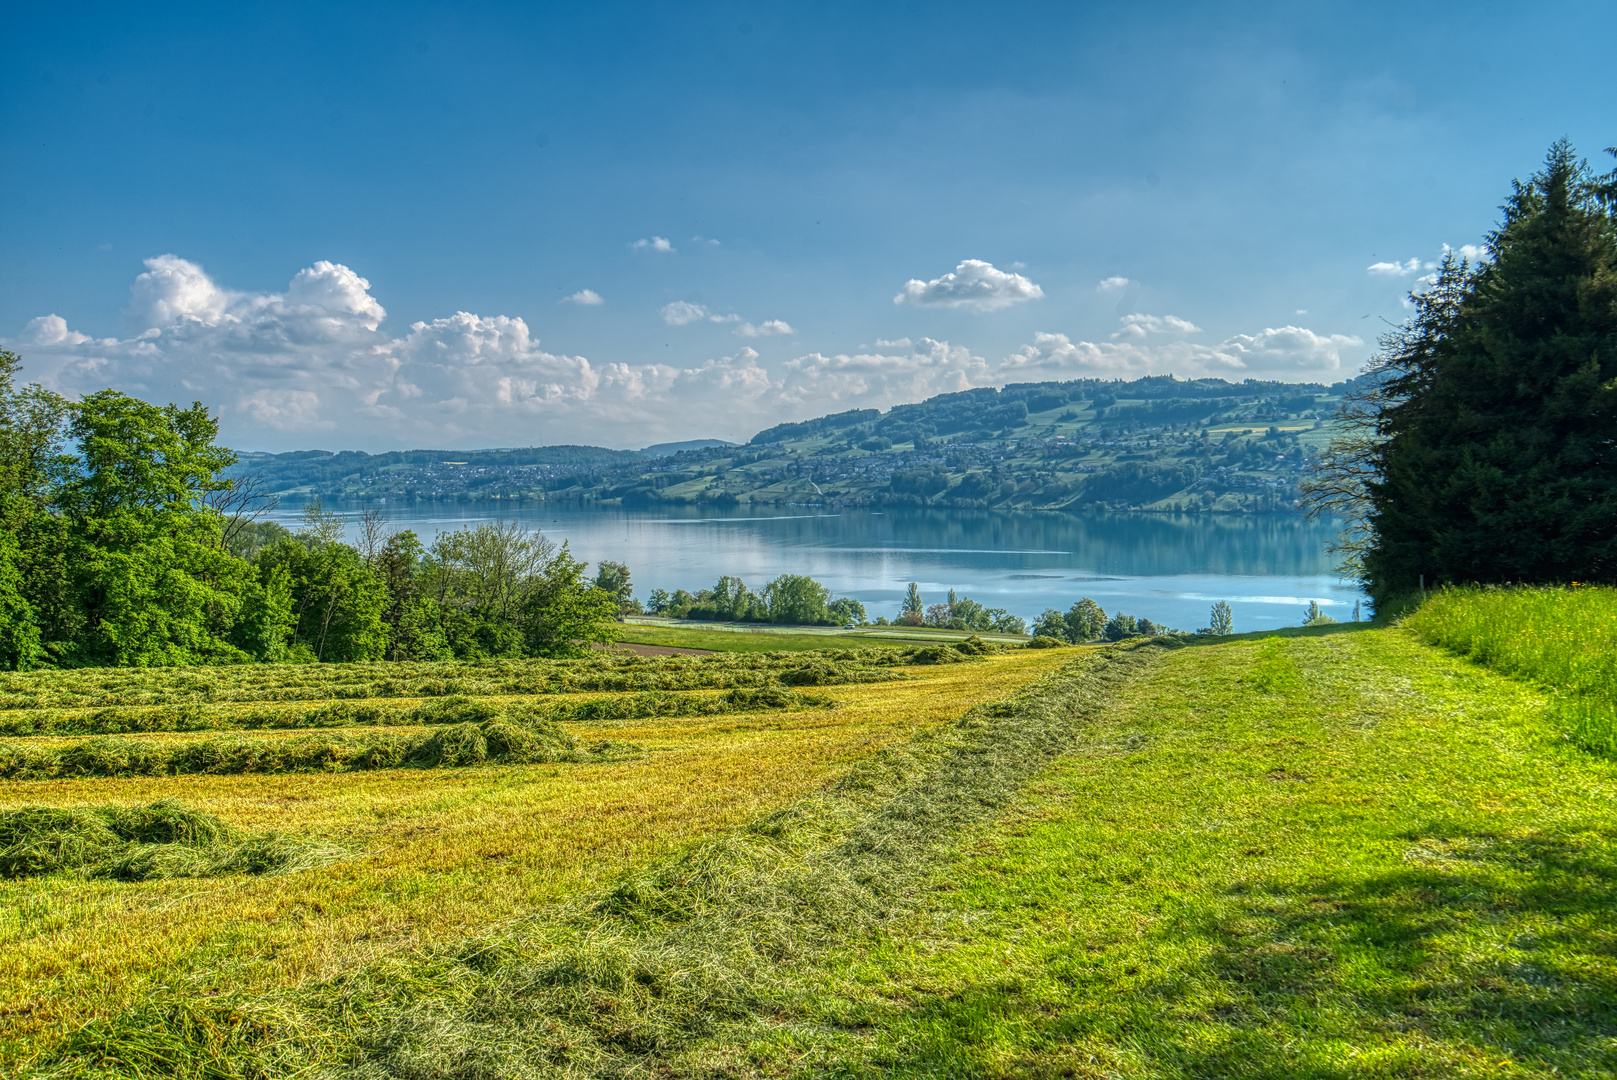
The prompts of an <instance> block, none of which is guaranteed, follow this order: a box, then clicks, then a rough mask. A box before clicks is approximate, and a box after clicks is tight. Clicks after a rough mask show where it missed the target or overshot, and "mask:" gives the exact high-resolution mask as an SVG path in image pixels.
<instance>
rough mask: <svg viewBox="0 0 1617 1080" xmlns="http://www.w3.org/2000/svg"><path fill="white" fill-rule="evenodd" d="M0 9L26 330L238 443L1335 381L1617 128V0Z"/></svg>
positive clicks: (715, 428) (5, 231) (519, 434)
mask: <svg viewBox="0 0 1617 1080" xmlns="http://www.w3.org/2000/svg"><path fill="white" fill-rule="evenodd" d="M5 25H6V26H7V29H8V34H7V37H8V39H10V40H11V41H12V42H13V48H12V49H11V50H10V53H11V56H10V59H9V61H8V64H7V65H6V66H5V67H4V69H3V70H0V147H3V148H4V153H5V160H6V161H7V165H8V167H7V168H6V169H5V170H4V172H3V174H0V339H3V340H0V344H3V346H4V347H7V348H11V349H14V350H16V351H18V352H19V353H21V354H22V356H23V358H24V362H25V370H26V372H27V373H28V375H29V376H30V377H33V378H37V379H40V380H42V381H44V382H46V383H47V384H49V385H53V386H56V387H58V388H60V389H62V390H64V391H67V392H70V393H82V392H86V391H89V390H94V389H98V388H100V387H102V386H106V385H114V386H118V387H119V388H121V389H125V390H128V391H129V392H131V393H137V394H140V395H142V396H146V397H150V398H154V399H162V400H170V399H175V400H186V401H189V400H191V399H193V398H200V399H201V400H204V401H206V402H208V403H209V404H210V405H212V406H214V407H216V408H217V409H218V410H219V411H220V415H221V422H222V424H223V429H224V436H225V439H226V441H228V442H230V443H231V444H232V445H236V446H238V447H241V448H244V449H292V448H307V447H323V448H328V449H339V448H359V449H373V450H376V449H387V448H396V447H403V446H421V445H439V446H457V447H472V446H489V445H528V444H535V443H554V442H585V443H595V444H601V445H613V446H639V445H644V444H646V443H650V442H655V441H662V440H665V439H679V438H696V437H709V436H711V437H721V438H732V439H744V438H746V437H747V436H749V435H750V434H752V432H754V431H756V430H758V429H759V428H761V427H764V426H766V425H768V424H770V423H774V422H777V421H779V420H783V419H793V418H803V417H807V416H813V415H818V414H820V413H824V412H828V411H834V410H838V409H844V408H853V407H867V406H876V407H886V406H888V405H891V404H893V403H895V402H900V401H907V400H915V399H917V398H920V397H924V396H927V395H928V394H931V393H937V392H942V391H945V390H955V389H961V388H964V387H967V386H977V385H1002V384H1004V383H1006V382H1014V381H1027V380H1032V379H1057V378H1080V377H1095V376H1100V377H1133V376H1136V375H1140V374H1148V373H1150V374H1162V373H1167V372H1173V373H1175V374H1179V375H1182V376H1197V375H1207V374H1212V375H1221V376H1224V377H1229V378H1246V377H1263V378H1284V379H1295V380H1321V381H1335V380H1339V379H1341V378H1343V377H1346V376H1348V375H1350V374H1352V373H1353V372H1354V371H1355V370H1357V369H1358V368H1359V367H1360V366H1361V365H1362V364H1363V362H1364V361H1365V360H1366V359H1367V358H1368V357H1369V355H1370V353H1371V352H1372V351H1373V348H1374V341H1375V338H1376V336H1377V335H1378V334H1379V333H1380V332H1381V331H1382V330H1383V329H1385V326H1386V323H1385V321H1384V320H1393V321H1397V320H1399V319H1401V318H1402V317H1404V315H1405V308H1404V307H1403V305H1402V298H1403V296H1404V294H1405V293H1406V292H1407V290H1408V289H1410V288H1411V287H1413V286H1415V285H1416V284H1417V282H1418V280H1419V278H1420V277H1421V276H1422V275H1423V274H1424V273H1425V272H1427V268H1426V264H1427V263H1429V262H1431V261H1433V260H1435V259H1437V258H1438V257H1439V256H1440V255H1441V252H1442V249H1443V245H1444V244H1450V245H1453V246H1455V247H1460V246H1462V245H1468V244H1469V245H1474V244H1477V243H1479V242H1480V241H1481V239H1482V236H1483V234H1484V233H1485V231H1486V230H1487V228H1488V227H1489V225H1490V224H1491V223H1492V222H1493V221H1494V220H1495V218H1496V216H1497V207H1498V205H1499V203H1500V202H1501V201H1502V199H1503V198H1504V196H1505V194H1506V193H1507V192H1508V190H1509V183H1510V181H1511V179H1512V178H1514V177H1518V176H1525V175H1526V174H1528V173H1530V172H1531V171H1532V170H1533V169H1534V168H1535V167H1536V166H1537V164H1538V163H1539V162H1540V161H1541V160H1542V158H1543V155H1544V152H1545V150H1546V148H1547V147H1548V145H1549V144H1550V142H1551V141H1552V140H1554V139H1556V138H1558V137H1560V136H1563V135H1565V136H1568V137H1570V138H1571V139H1572V140H1573V142H1574V144H1575V145H1576V146H1578V148H1579V149H1580V150H1581V151H1582V152H1583V153H1585V154H1586V155H1588V156H1589V157H1590V158H1591V159H1592V160H1593V161H1594V162H1595V163H1596V164H1597V165H1598V166H1599V167H1600V168H1602V169H1605V168H1607V167H1609V165H1608V163H1609V162H1610V159H1609V158H1608V157H1607V156H1606V155H1605V154H1604V153H1603V152H1602V148H1603V147H1606V146H1609V145H1612V144H1614V143H1617V79H1614V78H1612V75H1611V56H1612V54H1613V49H1614V45H1617V5H1612V4H1610V3H1590V4H1582V5H1579V4H1560V5H1558V4H1544V5H1538V6H1535V7H1532V8H1524V7H1521V6H1520V5H1505V4H1481V5H1477V4H1463V5H1462V4H1450V5H1437V4H1428V5H1421V4H1408V3H1402V4H1364V3H1356V4H1309V5H1300V4H1294V3H1293V4H1274V5H1260V4H1246V5H1241V4H1217V5H1213V4H1207V5H1197V4H1148V3H1137V4H1127V5H1124V4H1076V3H1066V4H1048V5H1045V4H1029V3H1023V4H1017V5H987V4H980V3H977V4H949V3H925V4H923V3H902V2H901V3H892V4H872V3H859V4H839V3H831V2H825V3H798V4H791V5H770V4H757V3H732V4H687V5H678V6H676V5H654V4H632V5H614V4H592V5H568V6H560V5H545V4H528V5H515V4H509V5H504V4H479V3H471V2H461V3H454V4H416V5H411V4H387V5H361V4H344V5H303V4H296V3H281V4H276V5H273V6H270V5H254V4H239V5H218V4H209V5H195V6H184V5H138V6H130V5H116V6H114V5H73V4H61V5H39V4H29V5H22V4H7V5H6V7H5ZM659 240H660V242H659ZM1371 267H1379V268H1378V269H1376V270H1371V269H1370V268H1371ZM950 274H953V275H955V276H954V277H953V278H951V277H949V276H948V275H950ZM585 290H588V291H587V292H586V291H585ZM570 297H573V298H575V299H572V300H569V299H568V298H570ZM595 299H599V300H600V301H601V302H599V303H595V302H589V301H593V300H595ZM895 301H896V302H895Z"/></svg>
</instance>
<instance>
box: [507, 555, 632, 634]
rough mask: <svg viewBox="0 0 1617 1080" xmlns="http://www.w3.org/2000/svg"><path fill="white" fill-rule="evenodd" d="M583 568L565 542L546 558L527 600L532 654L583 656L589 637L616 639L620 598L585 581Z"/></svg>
mask: <svg viewBox="0 0 1617 1080" xmlns="http://www.w3.org/2000/svg"><path fill="white" fill-rule="evenodd" d="M584 567H585V564H584V563H582V562H580V561H579V560H577V559H575V558H573V556H572V553H571V552H569V551H568V549H567V544H566V542H565V541H564V542H563V543H562V545H561V547H560V548H559V549H556V550H554V552H553V553H552V554H551V555H550V556H549V557H548V558H547V559H545V560H544V562H543V564H542V565H541V567H540V569H539V573H538V574H537V575H536V577H535V580H534V582H533V584H532V587H531V588H529V589H528V590H527V593H526V596H525V599H524V600H523V610H522V623H521V625H522V634H523V642H524V644H525V645H526V647H527V650H528V653H529V655H532V656H549V657H568V656H584V655H586V654H587V653H588V651H589V646H590V643H591V642H601V643H605V642H611V641H615V640H617V635H618V634H619V632H620V631H619V629H618V622H617V619H618V598H617V597H616V596H614V595H613V594H611V593H609V592H607V591H606V590H605V589H601V588H597V587H595V586H594V585H593V584H591V583H590V582H589V581H587V580H586V579H585V577H584Z"/></svg>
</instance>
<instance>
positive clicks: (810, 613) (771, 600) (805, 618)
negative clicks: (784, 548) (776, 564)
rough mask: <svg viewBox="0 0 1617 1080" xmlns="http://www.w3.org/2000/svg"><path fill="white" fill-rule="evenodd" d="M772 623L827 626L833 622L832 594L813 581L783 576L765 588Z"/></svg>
mask: <svg viewBox="0 0 1617 1080" xmlns="http://www.w3.org/2000/svg"><path fill="white" fill-rule="evenodd" d="M763 599H764V606H765V608H766V609H767V610H768V611H769V620H770V622H777V623H793V624H796V625H798V626H824V625H827V624H829V623H830V622H831V612H830V609H829V607H828V605H829V603H830V600H831V590H830V589H827V588H826V587H825V586H824V585H821V584H820V583H819V582H818V581H815V580H814V579H813V578H811V577H804V576H803V575H801V574H782V575H781V576H780V577H778V578H776V579H775V580H774V581H771V582H770V583H769V584H768V585H767V586H766V587H765V588H764V596H763Z"/></svg>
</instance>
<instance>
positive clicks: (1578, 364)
mask: <svg viewBox="0 0 1617 1080" xmlns="http://www.w3.org/2000/svg"><path fill="white" fill-rule="evenodd" d="M1614 152H1617V151H1614ZM1614 176H1617V174H1614ZM1613 209H1614V207H1613V178H1611V177H1594V176H1592V175H1591V173H1590V170H1589V168H1588V166H1587V164H1586V163H1584V162H1583V161H1581V160H1579V159H1578V157H1577V156H1576V154H1575V153H1574V152H1573V150H1572V148H1571V147H1570V146H1569V145H1568V144H1567V143H1566V142H1565V141H1562V142H1558V143H1556V144H1555V146H1553V147H1552V148H1551V149H1550V153H1549V157H1548V159H1547V161H1546V162H1545V165H1544V168H1543V170H1542V171H1541V172H1539V173H1538V174H1536V175H1535V176H1533V177H1532V178H1531V179H1530V180H1528V181H1527V182H1525V183H1522V182H1517V183H1516V184H1515V187H1514V191H1513V192H1512V194H1511V197H1510V198H1509V200H1508V201H1507V202H1506V204H1505V206H1504V220H1503V221H1502V223H1501V224H1500V226H1499V227H1498V229H1496V230H1495V231H1494V232H1493V233H1492V234H1490V236H1489V237H1488V250H1489V254H1490V258H1489V259H1486V260H1484V261H1482V262H1481V263H1480V264H1478V265H1475V266H1472V265H1469V264H1468V263H1467V262H1465V261H1464V260H1461V259H1457V258H1455V257H1454V256H1452V255H1450V256H1449V257H1448V258H1446V259H1445V260H1444V263H1443V266H1442V268H1441V270H1440V271H1439V273H1438V275H1437V278H1436V281H1435V283H1434V284H1433V285H1432V287H1431V288H1430V289H1429V290H1428V291H1427V292H1425V293H1423V294H1417V295H1415V296H1414V297H1413V298H1412V299H1413V302H1414V304H1415V306H1416V314H1415V317H1414V319H1413V320H1411V322H1410V323H1409V324H1408V325H1407V326H1405V327H1403V328H1401V329H1400V330H1399V331H1397V332H1395V333H1394V334H1392V335H1390V336H1389V337H1388V338H1387V339H1385V340H1384V341H1383V347H1384V351H1383V355H1382V357H1381V358H1380V359H1379V361H1378V368H1379V370H1380V373H1381V374H1382V376H1383V378H1382V380H1381V382H1380V384H1379V386H1378V387H1377V388H1376V390H1375V391H1374V397H1375V405H1376V409H1375V414H1376V415H1375V426H1376V434H1377V436H1378V438H1377V447H1376V450H1375V452H1374V455H1373V463H1374V466H1375V467H1374V470H1373V472H1374V479H1372V480H1371V481H1370V482H1369V483H1368V484H1367V485H1366V490H1367V495H1368V497H1369V502H1370V514H1369V525H1370V529H1371V536H1372V539H1371V542H1370V547H1369V550H1368V551H1367V552H1366V553H1365V556H1364V569H1365V576H1366V578H1367V582H1366V583H1367V585H1368V587H1369V590H1370V593H1371V595H1372V596H1373V597H1375V599H1376V601H1377V602H1378V604H1382V605H1384V604H1386V603H1387V602H1388V601H1390V600H1393V599H1394V598H1396V597H1399V596H1402V595H1409V594H1412V593H1414V592H1416V591H1417V590H1418V589H1419V588H1420V586H1421V583H1422V581H1423V580H1424V582H1425V583H1426V585H1428V586H1431V585H1434V584H1438V583H1444V582H1484V583H1489V582H1558V581H1571V580H1582V581H1613V580H1617V439H1614V433H1617V220H1614V215H1613Z"/></svg>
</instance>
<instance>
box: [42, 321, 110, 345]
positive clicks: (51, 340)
mask: <svg viewBox="0 0 1617 1080" xmlns="http://www.w3.org/2000/svg"><path fill="white" fill-rule="evenodd" d="M22 340H23V341H24V342H26V343H27V344H29V345H84V344H87V343H88V342H89V341H91V340H92V339H91V337H90V335H89V334H81V333H79V332H78V331H77V330H69V329H68V328H67V320H66V319H64V318H62V317H61V316H60V315H41V316H39V317H38V318H37V319H29V320H28V322H27V324H25V325H24V326H23V328H22ZM113 340H115V339H112V338H108V339H107V341H106V342H105V343H104V344H111V343H112V341H113Z"/></svg>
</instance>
